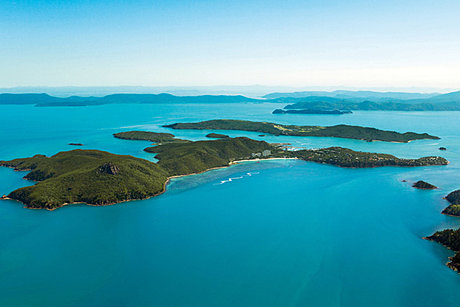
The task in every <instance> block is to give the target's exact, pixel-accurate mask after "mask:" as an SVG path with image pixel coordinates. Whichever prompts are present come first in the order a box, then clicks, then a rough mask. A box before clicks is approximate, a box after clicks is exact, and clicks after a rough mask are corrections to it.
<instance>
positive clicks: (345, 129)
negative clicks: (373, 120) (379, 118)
mask: <svg viewBox="0 0 460 307" xmlns="http://www.w3.org/2000/svg"><path fill="white" fill-rule="evenodd" d="M164 127H168V128H173V129H196V130H242V131H256V132H262V133H270V134H273V135H289V136H322V137H338V138H349V139H357V140H366V141H386V142H409V141H412V140H420V139H439V138H438V137H436V136H432V135H429V134H427V133H423V134H419V133H414V132H406V133H398V132H395V131H385V130H379V129H375V128H368V127H360V126H349V125H337V126H330V127H321V126H294V125H281V124H275V123H268V122H252V121H245V120H231V119H217V120H209V121H203V122H198V123H176V124H172V125H165V126H164Z"/></svg>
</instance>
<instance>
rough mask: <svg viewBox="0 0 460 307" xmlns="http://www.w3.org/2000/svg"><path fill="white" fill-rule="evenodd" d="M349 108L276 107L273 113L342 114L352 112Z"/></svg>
mask: <svg viewBox="0 0 460 307" xmlns="http://www.w3.org/2000/svg"><path fill="white" fill-rule="evenodd" d="M351 113H352V112H351V111H349V110H346V111H340V110H315V109H301V110H283V109H276V110H274V111H273V112H272V114H325V115H342V114H351Z"/></svg>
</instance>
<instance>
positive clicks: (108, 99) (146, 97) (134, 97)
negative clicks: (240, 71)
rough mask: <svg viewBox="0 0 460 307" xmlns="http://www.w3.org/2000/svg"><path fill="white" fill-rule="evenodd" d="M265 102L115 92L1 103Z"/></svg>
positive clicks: (4, 98)
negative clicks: (103, 94) (92, 95)
mask: <svg viewBox="0 0 460 307" xmlns="http://www.w3.org/2000/svg"><path fill="white" fill-rule="evenodd" d="M241 102H263V100H260V99H252V98H248V97H244V96H237V95H235V96H231V95H203V96H174V95H171V94H113V95H107V96H104V97H81V96H70V97H67V98H60V97H54V96H50V95H48V94H0V105H2V104H3V105H5V104H12V105H26V104H32V105H36V106H38V107H53V106H92V105H102V104H149V103H241Z"/></svg>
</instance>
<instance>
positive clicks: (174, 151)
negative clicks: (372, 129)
mask: <svg viewBox="0 0 460 307" xmlns="http://www.w3.org/2000/svg"><path fill="white" fill-rule="evenodd" d="M136 135H137V134H136ZM149 136H150V134H149ZM169 138H171V136H169ZM145 151H147V152H151V153H156V154H157V155H156V156H155V157H156V158H157V159H158V160H159V161H158V163H153V162H150V161H147V160H143V159H139V158H135V157H132V156H122V155H115V154H111V153H108V152H103V151H97V150H72V151H67V152H61V153H58V154H56V155H54V156H52V157H46V156H43V155H36V156H34V157H32V158H25V159H15V160H12V161H0V166H7V167H13V168H15V169H16V170H20V171H30V172H29V173H28V174H27V175H26V176H25V178H26V179H30V180H35V181H38V182H37V183H36V184H35V185H33V186H29V187H24V188H20V189H17V190H15V191H13V192H11V193H10V194H9V195H8V198H11V199H15V200H19V201H21V202H23V203H24V204H25V205H26V207H28V208H44V209H56V208H59V207H61V206H63V205H65V204H71V203H87V204H91V205H107V204H113V203H118V202H122V201H126V200H132V199H144V198H148V197H151V196H155V195H157V194H159V193H161V192H162V191H164V186H165V183H166V182H167V180H168V178H170V177H172V176H177V175H189V174H194V173H200V172H204V171H206V170H209V169H212V168H216V167H224V166H228V165H230V164H232V163H233V162H234V161H237V160H247V159H258V158H261V159H266V158H278V157H286V158H299V159H302V160H306V161H313V162H319V163H328V164H332V165H336V166H342V167H377V166H386V165H391V166H425V165H444V164H447V161H446V160H445V159H443V158H440V157H425V158H420V159H398V158H396V157H394V156H391V155H385V154H374V153H364V152H356V151H353V150H350V149H346V148H340V147H331V148H324V149H319V150H299V151H287V150H284V149H283V147H282V146H280V145H276V144H269V143H267V142H264V141H256V140H252V139H249V138H247V137H238V138H222V139H217V140H208V141H197V142H163V143H162V144H161V145H158V146H155V147H148V148H146V149H145Z"/></svg>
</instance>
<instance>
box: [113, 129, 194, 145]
mask: <svg viewBox="0 0 460 307" xmlns="http://www.w3.org/2000/svg"><path fill="white" fill-rule="evenodd" d="M113 136H114V137H116V138H118V139H123V140H138V141H150V142H154V143H157V144H166V143H186V142H189V141H187V140H182V139H177V138H176V137H175V136H174V134H171V133H159V132H151V131H124V132H118V133H114V134H113Z"/></svg>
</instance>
